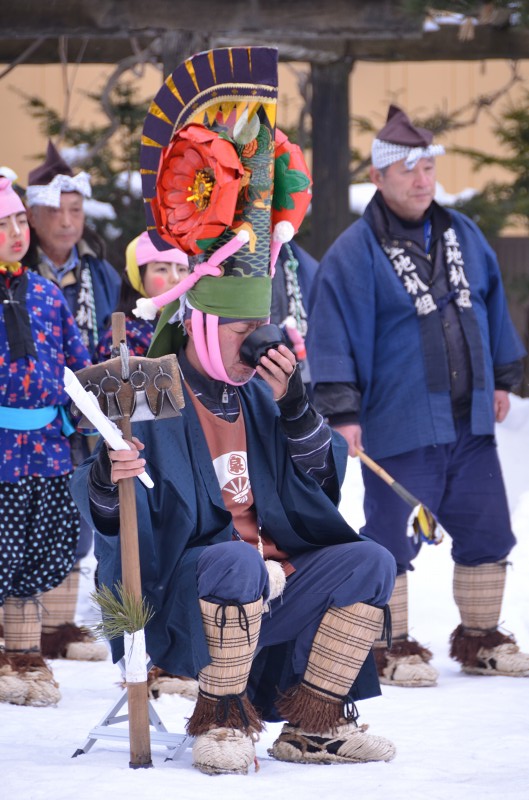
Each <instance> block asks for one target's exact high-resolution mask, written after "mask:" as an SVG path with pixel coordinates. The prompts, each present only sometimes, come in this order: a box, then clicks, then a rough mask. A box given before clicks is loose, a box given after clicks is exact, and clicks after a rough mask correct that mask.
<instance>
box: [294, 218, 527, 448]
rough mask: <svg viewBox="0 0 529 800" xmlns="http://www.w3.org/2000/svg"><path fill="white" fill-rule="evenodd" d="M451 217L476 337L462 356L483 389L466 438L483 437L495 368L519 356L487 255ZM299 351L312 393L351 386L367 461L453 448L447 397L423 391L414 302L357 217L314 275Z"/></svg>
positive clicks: (474, 235)
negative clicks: (321, 387) (322, 386)
mask: <svg viewBox="0 0 529 800" xmlns="http://www.w3.org/2000/svg"><path fill="white" fill-rule="evenodd" d="M450 215H451V218H452V225H453V227H454V229H455V231H456V234H457V237H458V240H459V243H460V246H461V251H462V254H463V258H464V265H465V266H464V269H465V274H466V277H467V280H468V281H469V283H470V288H471V299H472V304H473V313H474V314H475V316H476V320H477V326H478V330H479V337H480V341H479V342H478V344H479V347H476V348H474V349H471V351H470V359H471V365H472V369H473V372H474V374H475V375H476V374H478V372H479V374H480V381H481V384H482V385H481V387H476V385H474V388H473V391H472V404H471V425H472V433H473V434H475V435H482V434H492V433H493V432H494V409H493V393H494V367H495V366H500V365H504V364H509V363H511V362H514V361H516V360H517V359H519V358H521V357H523V355H524V352H525V351H524V348H523V345H522V343H521V341H520V339H519V337H518V335H517V333H516V331H515V329H514V326H513V324H512V321H511V319H510V316H509V312H508V309H507V302H506V298H505V293H504V290H503V286H502V281H501V275H500V270H499V266H498V262H497V259H496V256H495V254H494V251H493V250H492V248H491V247H490V246H489V244H488V243H487V241H486V239H485V238H484V236H483V234H482V233H481V231H480V230H479V228H478V227H477V226H476V225H475V224H474V223H473V222H472V221H471V220H470V219H468V217H465V216H464V215H462V214H460V213H458V212H456V211H450ZM460 311H461V313H469V312H468V311H467V310H466V309H461V310H460ZM307 349H308V355H309V360H310V365H311V373H312V382H313V385H316V384H318V383H353V384H355V385H356V387H357V388H358V389H359V390H360V392H361V395H362V405H361V411H360V424H361V426H362V435H363V439H362V441H363V445H364V447H365V448H366V451H367V452H368V453H369V454H370V455H371V457H372V458H375V459H377V458H382V457H385V456H392V455H397V454H399V453H404V452H407V451H409V450H414V449H416V448H419V447H425V446H428V445H434V444H444V443H448V442H453V441H455V438H456V434H455V428H454V420H453V415H452V407H451V400H450V392H449V390H447V391H429V390H428V386H427V380H426V363H425V358H426V357H427V356H426V355H425V352H424V349H423V343H422V341H421V335H420V330H419V318H418V316H417V314H416V311H415V307H414V304H413V297H412V296H410V295H409V294H408V293H407V292H406V290H405V289H404V287H403V285H402V283H401V281H400V280H399V278H398V277H397V275H396V274H395V272H394V270H393V267H392V265H391V263H390V261H389V259H388V257H387V256H386V255H385V253H384V251H383V250H382V248H381V246H380V244H379V242H378V240H377V238H376V236H375V234H374V233H373V231H372V229H371V227H370V226H369V225H368V223H367V222H366V220H365V219H363V218H362V219H360V220H358V221H357V222H355V223H354V224H353V225H351V226H350V227H349V228H348V229H347V230H346V231H344V233H342V234H341V236H339V238H338V239H337V240H336V242H335V243H334V244H333V245H332V246H331V248H330V249H329V250H328V252H327V253H326V255H325V256H324V258H323V260H322V262H321V264H320V267H319V269H318V271H317V273H316V277H315V279H314V283H313V287H312V294H311V302H310V315H309V330H308V338H307ZM478 350H479V352H478Z"/></svg>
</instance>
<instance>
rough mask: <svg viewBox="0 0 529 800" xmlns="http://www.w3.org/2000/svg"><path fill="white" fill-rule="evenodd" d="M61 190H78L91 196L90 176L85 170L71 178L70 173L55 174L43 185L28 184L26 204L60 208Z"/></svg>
mask: <svg viewBox="0 0 529 800" xmlns="http://www.w3.org/2000/svg"><path fill="white" fill-rule="evenodd" d="M61 192H79V194H81V195H82V196H83V197H91V196H92V189H91V187H90V176H89V174H88V173H87V172H79V174H78V175H75V176H74V177H73V178H72V177H71V176H70V175H56V176H55V177H54V179H53V180H52V181H51V182H50V183H48V184H46V185H44V186H39V185H35V186H28V187H27V189H26V200H27V204H28V206H30V207H31V206H50V207H51V208H60V205H61Z"/></svg>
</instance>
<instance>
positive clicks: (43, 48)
mask: <svg viewBox="0 0 529 800" xmlns="http://www.w3.org/2000/svg"><path fill="white" fill-rule="evenodd" d="M197 35H198V36H201V39H202V41H208V42H209V45H208V46H209V47H226V46H229V45H233V46H235V45H256V44H260V45H274V46H277V47H278V49H279V58H280V60H282V61H308V62H312V63H314V64H329V63H332V62H335V61H339V60H340V59H342V58H347V59H352V60H353V61H375V62H391V61H481V60H484V59H508V60H520V59H527V58H529V30H527V29H524V28H509V29H507V30H495V29H492V28H490V27H488V26H479V27H477V28H476V31H475V38H474V39H473V40H471V41H467V42H462V41H460V40H459V39H458V31H457V27H456V26H452V25H450V26H446V27H444V28H441V29H440V30H439V31H431V32H426V33H423V34H422V35H421V36H413V37H411V38H410V37H407V38H404V37H401V38H398V39H388V38H376V39H374V38H365V39H362V38H360V39H354V38H347V37H345V36H343V37H342V38H336V39H333V38H327V36H326V34H325V32H324V31H323V32H322V33H321V34H320V35H319V36H313V37H312V39H310V38H308V37H307V38H305V39H291V40H288V39H285V40H283V39H282V38H281V37H280V36H274V35H270V36H266V35H265V34H259V35H254V34H252V35H250V34H246V35H244V34H242V33H240V32H234V33H233V34H232V35H226V34H212V35H209V34H207V33H205V32H202V33H200V32H199V31H196V32H193V31H180V32H178V31H171V30H168V31H166V32H164V33H160V34H159V35H158V34H156V35H155V34H145V33H143V34H141V35H133V34H132V33H130V34H127V35H125V32H122V33H121V34H119V35H112V36H111V35H107V36H101V35H100V34H94V35H88V36H86V37H79V36H67V37H66V44H67V57H68V60H69V61H71V62H74V61H75V60H76V57H77V54H78V53H80V52H82V49H83V48H84V53H83V57H82V62H83V63H84V64H115V63H117V62H118V61H121V60H122V59H123V58H126V57H127V56H130V55H131V54H132V53H133V52H134V49H135V48H137V47H140V48H144V47H146V46H147V45H148V44H151V45H153V47H154V52H155V53H158V55H159V59H160V63H162V62H163V63H169V62H170V61H171V60H172V59H171V58H170V53H171V50H170V47H169V49H168V44H166V45H165V46H164V45H162V42H163V41H164V40H165V41H166V42H167V43H169V42H170V41H171V40H173V41H181V40H183V39H186V38H187V39H188V40H190V39H192V38H195V40H196V36H197ZM30 48H31V49H30ZM197 49H200V44H199V43H198V47H197ZM197 49H195V50H193V52H197ZM162 50H163V51H164V55H162ZM173 52H174V53H175V58H176V60H175V62H174V63H175V65H176V63H180V61H181V60H182V58H185V57H186V56H187V55H189V53H188V52H185V53H184V54H183V55H182V56H180V55H179V53H178V52H177V49H176V48H175V47H174V45H173ZM18 60H19V63H22V64H54V63H58V62H59V60H60V58H59V39H58V37H57V36H56V35H55V36H51V35H50V36H47V35H42V34H37V33H35V35H34V36H31V37H27V36H25V37H23V38H16V39H12V38H8V37H6V36H5V30H3V29H1V30H0V64H13V63H14V62H16V61H18Z"/></svg>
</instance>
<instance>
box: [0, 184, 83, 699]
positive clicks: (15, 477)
mask: <svg viewBox="0 0 529 800" xmlns="http://www.w3.org/2000/svg"><path fill="white" fill-rule="evenodd" d="M29 236H30V233H29V225H28V220H27V216H26V210H25V208H24V205H23V203H22V201H21V200H20V198H19V196H18V195H17V194H16V193H15V191H14V190H13V188H12V186H11V183H10V181H9V180H7V179H6V178H0V300H1V303H0V343H1V350H0V606H3V608H4V636H5V650H4V651H3V652H0V702H10V703H15V704H17V705H36V706H45V705H51V704H54V703H56V702H57V701H58V700H59V699H60V694H59V691H58V685H57V683H56V682H55V680H54V678H53V674H52V672H51V670H50V669H49V667H48V666H47V664H46V662H45V661H44V659H43V658H42V655H41V652H40V637H41V626H42V614H41V606H40V604H39V595H40V593H41V592H45V591H47V590H48V589H51V588H53V587H55V586H57V585H58V584H59V583H60V582H61V581H62V580H63V579H64V578H65V576H66V575H67V574H68V572H69V571H70V570H71V568H72V565H73V563H74V557H75V548H76V544H77V539H78V536H79V524H80V523H79V514H78V512H77V510H76V507H75V504H74V502H73V500H72V498H71V495H70V492H69V489H68V483H69V478H70V476H71V472H72V461H71V456H70V444H69V441H68V435H69V434H71V433H72V432H73V428H72V426H71V423H69V420H68V418H67V415H66V413H65V409H64V407H65V405H66V404H67V403H68V401H69V398H68V396H67V395H66V393H65V391H64V385H63V374H64V367H65V366H68V367H70V368H71V369H72V370H78V369H82V368H83V367H85V366H88V365H89V364H90V363H91V360H90V356H89V353H88V351H87V349H86V347H85V345H84V344H83V341H82V339H81V335H80V332H79V329H78V327H77V325H76V324H75V322H74V320H73V317H72V315H71V313H70V311H69V309H68V306H67V304H66V301H65V299H64V297H63V295H62V293H61V291H60V290H59V289H58V288H57V287H56V286H55V285H54V284H53V283H51V281H48V280H46V279H45V278H43V277H41V276H40V275H37V274H36V273H34V272H31V271H30V270H27V269H26V268H25V267H23V266H22V264H21V260H22V258H23V257H24V255H25V253H26V251H27V249H28V246H29Z"/></svg>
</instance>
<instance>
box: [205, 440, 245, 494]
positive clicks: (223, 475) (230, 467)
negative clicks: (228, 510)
mask: <svg viewBox="0 0 529 800" xmlns="http://www.w3.org/2000/svg"><path fill="white" fill-rule="evenodd" d="M213 468H214V470H215V473H216V475H217V479H218V482H219V486H220V488H221V492H222V494H225V493H227V494H229V495H230V496H231V500H232V502H235V503H247V502H248V493H249V491H250V477H249V475H248V461H247V454H246V452H244V451H243V450H232V452H231V453H224V454H223V455H221V456H219V457H218V458H216V459H215V460H214V462H213Z"/></svg>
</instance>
